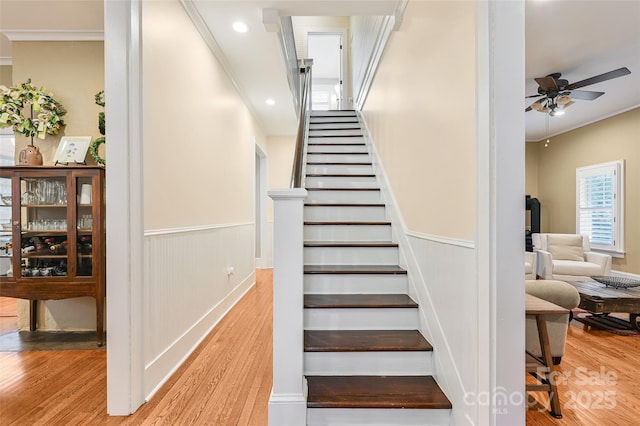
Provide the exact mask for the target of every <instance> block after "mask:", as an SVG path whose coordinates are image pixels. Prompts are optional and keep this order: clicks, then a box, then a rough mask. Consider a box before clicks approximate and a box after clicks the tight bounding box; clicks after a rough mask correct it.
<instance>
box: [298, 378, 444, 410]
mask: <svg viewBox="0 0 640 426" xmlns="http://www.w3.org/2000/svg"><path fill="white" fill-rule="evenodd" d="M307 382H308V385H309V394H308V397H307V407H309V408H429V409H450V408H451V402H450V401H449V400H448V399H447V397H446V395H445V394H444V393H443V392H442V390H441V389H440V387H439V386H438V384H437V383H436V381H435V380H434V379H433V377H432V376H307Z"/></svg>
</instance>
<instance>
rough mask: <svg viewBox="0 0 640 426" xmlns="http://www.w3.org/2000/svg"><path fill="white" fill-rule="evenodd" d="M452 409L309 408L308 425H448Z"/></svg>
mask: <svg viewBox="0 0 640 426" xmlns="http://www.w3.org/2000/svg"><path fill="white" fill-rule="evenodd" d="M450 417H451V410H433V409H407V410H402V409H381V408H308V409H307V426H338V425H339V426H365V425H366V426H391V425H393V426H425V425H429V426H445V425H446V426H448V425H450V424H451V418H450Z"/></svg>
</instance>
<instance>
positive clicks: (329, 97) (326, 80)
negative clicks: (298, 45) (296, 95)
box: [307, 33, 344, 111]
mask: <svg viewBox="0 0 640 426" xmlns="http://www.w3.org/2000/svg"><path fill="white" fill-rule="evenodd" d="M342 54H343V44H342V34H341V33H309V34H308V35H307V57H308V58H311V59H313V70H312V73H311V107H312V109H314V110H324V111H326V110H339V109H342V108H343V92H344V91H343V75H344V72H343V60H342Z"/></svg>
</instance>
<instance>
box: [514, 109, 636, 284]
mask: <svg viewBox="0 0 640 426" xmlns="http://www.w3.org/2000/svg"><path fill="white" fill-rule="evenodd" d="M530 145H531V146H532V147H531V148H529V146H530ZM533 145H535V147H534V146H533ZM543 145H544V142H537V143H528V144H527V189H529V188H530V187H529V183H530V182H534V181H535V180H537V192H538V194H537V197H538V199H539V200H540V203H541V207H542V218H541V222H542V224H541V228H542V231H543V232H568V233H572V232H575V230H576V219H575V208H576V203H575V199H576V195H575V180H576V168H578V167H583V166H589V165H593V164H598V163H605V162H609V161H615V160H625V172H626V175H625V213H624V214H625V224H624V225H625V251H626V255H625V258H624V259H615V258H614V259H613V269H615V270H619V271H626V272H631V273H635V274H640V220H638V218H640V108H636V109H634V110H632V111H628V112H626V113H623V114H620V115H617V116H614V117H611V118H609V119H606V120H602V121H599V122H597V123H594V124H591V125H589V126H585V127H582V128H580V129H576V130H573V131H571V132H567V133H564V134H562V135H559V136H555V137H552V138H551V143H550V144H549V146H548V147H547V148H544V146H543ZM536 163H537V167H536V166H532V167H531V168H530V167H529V164H536ZM536 169H537V178H536V177H535V176H533V174H532V172H533V171H534V170H536ZM534 185H535V184H533V183H532V186H531V187H532V188H533V187H534ZM532 195H533V194H532Z"/></svg>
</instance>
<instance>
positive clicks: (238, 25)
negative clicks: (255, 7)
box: [233, 21, 249, 33]
mask: <svg viewBox="0 0 640 426" xmlns="http://www.w3.org/2000/svg"><path fill="white" fill-rule="evenodd" d="M233 29H234V30H235V31H236V32H239V33H246V32H247V31H249V27H248V26H247V24H245V23H244V22H240V21H236V22H234V23H233Z"/></svg>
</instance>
